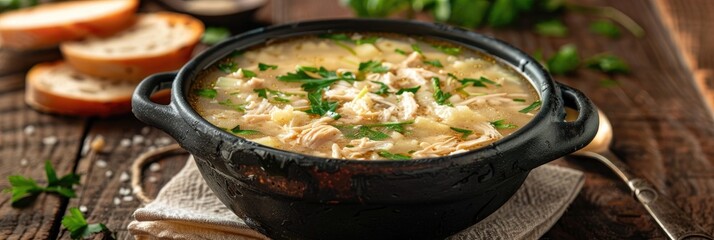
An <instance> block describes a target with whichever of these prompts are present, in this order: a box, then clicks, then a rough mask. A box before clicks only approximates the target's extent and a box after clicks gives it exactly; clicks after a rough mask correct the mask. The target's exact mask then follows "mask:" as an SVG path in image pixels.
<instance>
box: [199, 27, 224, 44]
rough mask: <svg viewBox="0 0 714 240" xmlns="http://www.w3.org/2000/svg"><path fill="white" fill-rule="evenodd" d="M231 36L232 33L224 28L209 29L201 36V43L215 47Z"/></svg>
mask: <svg viewBox="0 0 714 240" xmlns="http://www.w3.org/2000/svg"><path fill="white" fill-rule="evenodd" d="M230 36H231V31H230V30H228V28H224V27H207V28H206V31H204V32H203V36H201V43H203V44H206V45H214V44H216V43H219V42H221V41H223V40H225V39H226V38H228V37H230Z"/></svg>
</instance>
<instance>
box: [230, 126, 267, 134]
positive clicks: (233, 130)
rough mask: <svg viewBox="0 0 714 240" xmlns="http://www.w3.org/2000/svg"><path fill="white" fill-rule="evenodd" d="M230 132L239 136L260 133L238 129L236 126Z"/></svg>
mask: <svg viewBox="0 0 714 240" xmlns="http://www.w3.org/2000/svg"><path fill="white" fill-rule="evenodd" d="M231 132H232V133H234V134H240V135H252V134H260V132H259V131H256V130H246V129H240V125H236V126H235V127H234V128H231Z"/></svg>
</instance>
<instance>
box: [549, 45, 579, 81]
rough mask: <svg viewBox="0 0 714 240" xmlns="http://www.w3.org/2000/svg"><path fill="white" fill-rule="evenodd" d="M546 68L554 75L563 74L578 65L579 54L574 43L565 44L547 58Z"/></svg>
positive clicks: (573, 69)
mask: <svg viewBox="0 0 714 240" xmlns="http://www.w3.org/2000/svg"><path fill="white" fill-rule="evenodd" d="M547 64H548V70H549V71H550V72H551V73H552V74H554V75H563V74H568V73H571V72H574V71H575V70H576V69H577V68H578V65H580V56H578V50H577V48H576V47H575V45H572V44H567V45H564V46H562V47H560V50H558V52H557V53H556V54H555V55H554V56H553V57H551V58H550V59H548V63H547Z"/></svg>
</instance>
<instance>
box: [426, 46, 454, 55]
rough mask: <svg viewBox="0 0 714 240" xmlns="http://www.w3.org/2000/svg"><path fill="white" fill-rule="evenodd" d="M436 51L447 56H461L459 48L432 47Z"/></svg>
mask: <svg viewBox="0 0 714 240" xmlns="http://www.w3.org/2000/svg"><path fill="white" fill-rule="evenodd" d="M433 47H434V48H436V50H439V51H441V52H443V53H446V54H448V55H452V56H456V55H459V54H461V48H459V47H448V46H442V45H433Z"/></svg>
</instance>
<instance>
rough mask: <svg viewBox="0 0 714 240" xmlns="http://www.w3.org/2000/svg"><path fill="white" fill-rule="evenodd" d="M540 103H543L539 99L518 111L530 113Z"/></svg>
mask: <svg viewBox="0 0 714 240" xmlns="http://www.w3.org/2000/svg"><path fill="white" fill-rule="evenodd" d="M540 104H541V102H540V100H537V101H535V102H533V103H531V105H529V106H528V107H526V108H524V109H521V110H520V111H518V112H521V113H529V112H530V111H533V110H534V109H536V108H538V107H539V106H540Z"/></svg>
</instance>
